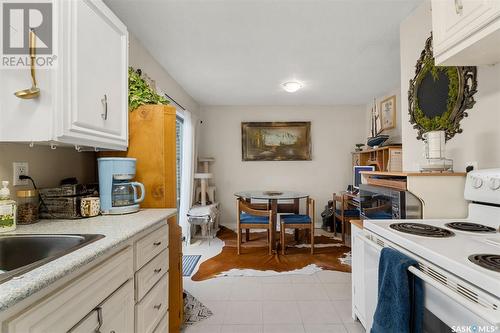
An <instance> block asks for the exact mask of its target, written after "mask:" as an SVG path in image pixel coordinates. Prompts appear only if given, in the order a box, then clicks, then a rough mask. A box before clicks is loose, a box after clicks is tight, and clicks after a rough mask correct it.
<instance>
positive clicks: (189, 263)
mask: <svg viewBox="0 0 500 333" xmlns="http://www.w3.org/2000/svg"><path fill="white" fill-rule="evenodd" d="M200 258H201V256H200V255H189V254H188V255H183V256H182V276H191V274H192V273H193V271H194V268H195V267H196V264H197V263H198V260H200Z"/></svg>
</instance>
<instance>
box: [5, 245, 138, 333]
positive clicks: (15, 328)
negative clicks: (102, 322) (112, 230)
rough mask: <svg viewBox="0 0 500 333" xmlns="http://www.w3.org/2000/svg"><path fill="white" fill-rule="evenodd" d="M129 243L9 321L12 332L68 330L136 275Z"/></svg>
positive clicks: (49, 332)
mask: <svg viewBox="0 0 500 333" xmlns="http://www.w3.org/2000/svg"><path fill="white" fill-rule="evenodd" d="M132 260H133V254H132V248H131V247H127V248H126V249H124V250H122V251H121V252H119V253H118V254H115V255H114V256H113V257H111V258H110V259H108V260H106V261H105V262H103V263H101V264H100V265H98V266H97V267H95V268H93V269H91V270H90V271H89V272H87V273H85V274H83V275H82V276H81V277H79V278H77V279H76V280H74V281H72V282H71V284H69V285H68V286H66V287H64V288H62V289H60V290H59V291H57V292H55V293H54V294H52V295H51V296H49V297H48V298H46V299H45V300H43V301H41V302H39V303H37V304H35V305H34V306H32V307H30V308H29V310H27V311H25V312H22V313H21V314H19V315H18V316H16V317H15V318H13V319H12V320H10V321H8V322H7V325H6V326H7V331H8V332H9V333H18V332H19V333H25V332H31V333H35V332H47V333H57V332H67V331H68V330H69V329H71V328H72V327H73V326H75V325H76V324H77V323H78V322H80V320H81V319H82V318H84V317H85V316H86V315H87V314H88V313H90V312H91V311H92V309H94V308H95V307H96V306H97V305H99V304H100V303H102V302H103V301H104V300H105V299H106V298H107V297H108V296H109V295H111V294H112V293H113V292H114V291H115V290H117V289H118V288H119V287H120V286H121V285H122V284H124V283H125V282H126V281H127V280H129V279H131V278H132V276H133V265H132Z"/></svg>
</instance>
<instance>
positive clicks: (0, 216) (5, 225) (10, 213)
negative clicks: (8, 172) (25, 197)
mask: <svg viewBox="0 0 500 333" xmlns="http://www.w3.org/2000/svg"><path fill="white" fill-rule="evenodd" d="M8 186H9V182H8V181H6V180H4V181H2V188H1V189H0V232H8V231H13V230H16V202H15V201H14V200H11V199H10V190H9V187H8Z"/></svg>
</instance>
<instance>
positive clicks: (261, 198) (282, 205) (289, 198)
mask: <svg viewBox="0 0 500 333" xmlns="http://www.w3.org/2000/svg"><path fill="white" fill-rule="evenodd" d="M234 195H235V196H236V197H238V198H242V199H244V200H245V201H247V202H248V203H254V202H252V201H256V200H257V201H258V202H267V205H268V207H269V209H270V210H271V212H272V216H271V223H272V230H273V232H271V246H272V249H273V252H276V251H277V249H278V242H277V240H278V239H279V237H276V233H277V232H278V214H280V213H293V214H299V212H300V200H301V199H307V198H309V195H308V194H306V193H302V192H295V191H242V192H237V193H235V194H234ZM307 202H308V200H306V205H307V204H308V203H307ZM306 211H307V207H306Z"/></svg>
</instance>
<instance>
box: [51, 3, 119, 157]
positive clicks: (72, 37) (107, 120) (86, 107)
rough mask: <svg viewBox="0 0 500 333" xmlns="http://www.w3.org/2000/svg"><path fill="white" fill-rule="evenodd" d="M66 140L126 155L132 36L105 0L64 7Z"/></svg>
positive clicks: (64, 5)
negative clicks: (123, 151) (129, 41)
mask: <svg viewBox="0 0 500 333" xmlns="http://www.w3.org/2000/svg"><path fill="white" fill-rule="evenodd" d="M62 8H63V9H62V17H63V18H62V21H63V24H62V26H61V28H62V30H61V31H60V35H62V38H61V40H62V44H61V49H62V52H63V59H62V69H63V70H62V73H63V74H62V75H63V79H62V80H61V82H65V83H66V84H65V86H63V87H61V91H62V92H63V96H60V97H61V99H62V103H61V106H62V107H61V111H60V112H61V113H62V115H63V117H62V118H63V119H64V120H63V121H64V123H63V124H62V135H61V136H60V138H59V140H61V141H65V142H68V143H75V142H78V143H80V144H82V145H88V146H97V147H101V148H110V149H121V150H124V149H125V148H126V147H127V142H128V133H127V128H128V117H127V116H128V32H127V29H126V27H125V25H123V23H122V22H121V21H120V20H119V19H118V18H117V17H116V16H115V15H114V14H113V12H111V10H110V9H109V8H108V7H106V5H104V3H103V2H102V1H100V0H82V1H65V2H63V4H62Z"/></svg>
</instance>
